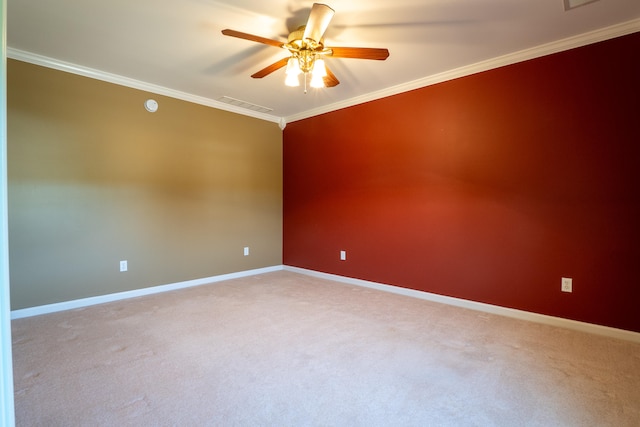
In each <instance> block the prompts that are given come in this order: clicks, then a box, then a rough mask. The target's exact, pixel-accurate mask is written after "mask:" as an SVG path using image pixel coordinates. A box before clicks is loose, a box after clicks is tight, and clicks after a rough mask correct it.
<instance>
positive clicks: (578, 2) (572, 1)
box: [563, 0, 598, 10]
mask: <svg viewBox="0 0 640 427" xmlns="http://www.w3.org/2000/svg"><path fill="white" fill-rule="evenodd" d="M563 1H564V10H570V9H574V8H576V7H578V6H584V5H585V4H589V3H593V2H596V1H598V0H563Z"/></svg>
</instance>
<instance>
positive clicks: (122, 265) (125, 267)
mask: <svg viewBox="0 0 640 427" xmlns="http://www.w3.org/2000/svg"><path fill="white" fill-rule="evenodd" d="M127 270H128V265H127V261H126V260H124V261H120V271H121V272H122V271H127Z"/></svg>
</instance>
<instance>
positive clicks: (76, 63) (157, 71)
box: [7, 0, 640, 122]
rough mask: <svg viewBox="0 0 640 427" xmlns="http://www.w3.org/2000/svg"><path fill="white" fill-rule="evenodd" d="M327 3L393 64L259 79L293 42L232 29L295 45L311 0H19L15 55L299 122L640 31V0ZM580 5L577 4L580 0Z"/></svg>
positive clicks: (11, 15) (14, 12)
mask: <svg viewBox="0 0 640 427" xmlns="http://www.w3.org/2000/svg"><path fill="white" fill-rule="evenodd" d="M564 1H565V0H393V1H390V0H350V1H346V0H327V1H326V3H327V4H328V5H329V6H331V7H332V8H333V9H334V10H335V16H334V18H333V20H332V21H331V24H330V25H329V28H328V30H327V32H326V33H325V45H327V46H347V47H383V48H387V49H389V51H390V56H389V58H388V59H387V60H386V61H384V62H383V61H370V60H359V59H338V58H329V59H328V60H327V65H329V66H330V67H331V69H332V70H333V72H334V73H335V74H336V76H337V77H338V79H339V80H340V82H341V84H340V85H338V86H337V87H334V88H325V89H319V90H315V89H314V90H310V91H309V92H308V93H307V94H304V92H303V90H302V89H301V88H291V87H286V86H285V85H284V70H283V69H281V70H279V71H277V72H275V73H273V74H271V75H269V76H267V77H265V78H263V79H252V78H250V77H249V76H250V75H251V74H253V73H254V72H256V71H258V70H260V69H262V68H264V67H265V66H267V65H269V64H271V63H273V62H275V61H277V60H278V59H280V58H282V57H284V56H286V52H285V51H284V50H281V49H278V48H276V47H272V46H267V45H262V44H258V43H254V42H250V41H246V40H241V39H236V38H232V37H226V36H223V35H222V34H221V30H223V29H225V28H230V29H234V30H238V31H242V32H247V33H251V34H255V35H259V36H262V37H266V38H271V39H278V40H282V41H285V40H286V36H287V34H288V33H289V31H291V30H292V29H294V28H296V27H298V26H300V25H303V24H305V23H306V20H307V17H308V13H309V10H310V7H311V5H312V4H313V1H302V0H270V1H264V0H219V1H215V0H181V1H175V0H108V1H105V0H8V6H7V8H8V11H7V30H8V31H7V45H8V56H9V57H10V58H15V59H21V60H25V61H29V62H33V63H39V64H42V65H47V66H51V67H54V68H58V69H64V70H66V71H72V72H77V73H79V74H84V75H89V76H92V77H96V78H101V79H103V80H107V81H114V82H117V83H122V84H126V85H129V86H132V87H138V88H141V89H145V90H150V91H152V92H157V93H160V94H165V95H171V96H175V97H178V98H183V99H188V100H192V101H195V102H200V103H203V104H206V105H211V106H214V107H223V108H225V109H231V110H232V111H234V109H235V107H227V106H226V105H225V104H221V103H220V102H219V101H218V100H219V99H220V98H221V97H223V96H228V97H232V98H236V99H240V100H243V101H247V102H249V103H253V104H257V105H260V106H265V107H268V108H271V109H272V111H270V112H269V113H255V112H253V111H249V110H242V111H238V112H242V113H246V114H249V115H253V116H256V117H260V118H263V119H266V120H272V121H276V122H277V121H279V120H280V119H281V118H285V120H286V121H289V122H290V121H293V120H297V119H300V118H303V117H308V116H311V115H314V114H319V113H322V112H326V111H330V110H332V109H336V108H340V107H344V106H348V105H353V104H355V103H358V102H362V101H367V100H370V99H375V98H379V97H382V96H386V95H389V94H393V93H398V92H400V91H403V90H407V89H413V88H417V87H421V86H425V85H427V84H430V83H433V82H436V81H442V80H445V79H448V78H451V77H458V76H460V75H463V74H469V73H471V72H474V71H481V70H483V69H488V68H491V67H495V66H499V65H505V64H507V63H512V62H516V61H518V60H522V59H528V58H531V57H535V56H540V55H542V54H546V53H551V52H554V51H558V50H563V49H567V48H570V47H574V46H578V45H581V44H586V43H591V42H593V41H598V40H602V39H606V38H610V37H613V36H617V35H622V34H628V33H632V32H636V31H640V0H599V1H595V2H592V3H589V4H586V5H584V6H580V7H577V8H574V9H571V10H569V11H565V8H564ZM576 1H577V0H576ZM634 54H635V55H637V54H638V52H635V53H634Z"/></svg>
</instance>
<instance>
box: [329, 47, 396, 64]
mask: <svg viewBox="0 0 640 427" xmlns="http://www.w3.org/2000/svg"><path fill="white" fill-rule="evenodd" d="M329 49H331V51H332V53H331V56H333V57H335V58H356V59H375V60H378V61H384V60H385V59H387V58H388V57H389V51H388V50H387V49H378V48H372V47H330V48H329Z"/></svg>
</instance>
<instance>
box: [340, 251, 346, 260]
mask: <svg viewBox="0 0 640 427" xmlns="http://www.w3.org/2000/svg"><path fill="white" fill-rule="evenodd" d="M346 260H347V251H340V261H346Z"/></svg>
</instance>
